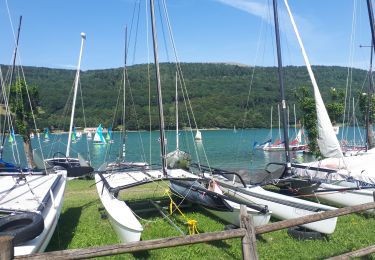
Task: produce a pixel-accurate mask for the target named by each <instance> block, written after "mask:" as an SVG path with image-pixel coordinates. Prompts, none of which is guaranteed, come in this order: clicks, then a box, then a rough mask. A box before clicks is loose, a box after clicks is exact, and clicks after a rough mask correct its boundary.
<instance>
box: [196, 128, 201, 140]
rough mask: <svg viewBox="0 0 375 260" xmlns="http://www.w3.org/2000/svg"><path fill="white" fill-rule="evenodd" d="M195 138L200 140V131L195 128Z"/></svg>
mask: <svg viewBox="0 0 375 260" xmlns="http://www.w3.org/2000/svg"><path fill="white" fill-rule="evenodd" d="M195 140H202V133H201V131H199V130H198V129H197V133H196V134H195Z"/></svg>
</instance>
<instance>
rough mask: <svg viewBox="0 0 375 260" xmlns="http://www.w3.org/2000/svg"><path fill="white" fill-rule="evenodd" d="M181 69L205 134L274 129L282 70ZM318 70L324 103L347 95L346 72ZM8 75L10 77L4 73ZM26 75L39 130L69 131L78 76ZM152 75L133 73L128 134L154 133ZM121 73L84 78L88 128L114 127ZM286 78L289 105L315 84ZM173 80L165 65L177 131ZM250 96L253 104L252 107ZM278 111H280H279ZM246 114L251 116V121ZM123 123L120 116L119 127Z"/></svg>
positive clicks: (142, 69) (299, 76) (304, 77)
mask: <svg viewBox="0 0 375 260" xmlns="http://www.w3.org/2000/svg"><path fill="white" fill-rule="evenodd" d="M181 66H182V71H183V74H184V79H185V82H186V87H187V90H188V94H189V97H190V100H191V103H192V107H193V111H194V115H195V118H196V120H197V124H198V126H199V127H200V128H211V127H221V128H232V127H233V125H236V126H237V127H268V126H269V116H270V107H271V106H274V107H276V106H277V102H278V100H279V91H278V88H279V85H278V76H277V68H275V67H256V68H255V69H254V68H252V67H245V66H239V65H230V64H220V63H215V64H213V63H183V64H182V65H181ZM313 70H314V72H315V75H316V78H317V81H318V85H319V87H320V89H321V91H322V94H323V99H324V100H325V101H327V99H328V92H329V89H330V88H331V87H334V88H336V89H345V85H346V79H347V71H348V70H347V68H344V67H335V66H329V67H327V66H314V67H313ZM3 71H5V69H4V68H3ZM24 71H25V76H26V79H27V82H28V84H29V85H32V84H35V85H37V86H38V87H39V93H40V100H41V102H40V105H41V111H43V113H41V114H40V116H39V119H38V126H39V127H40V128H42V127H45V126H50V127H51V126H52V127H55V128H61V127H62V126H63V125H64V126H65V128H67V124H68V121H69V119H67V117H63V114H64V107H65V106H67V107H68V108H69V110H68V111H67V113H68V114H70V106H71V105H70V104H67V100H68V97H69V94H70V91H71V89H72V85H73V81H74V76H75V71H74V70H63V69H49V68H36V67H24ZM147 71H148V70H147V65H134V66H131V67H129V68H128V74H129V82H128V83H127V86H128V87H129V85H130V87H131V91H130V90H129V88H128V90H127V104H131V103H134V106H133V108H132V107H130V106H129V111H127V123H128V125H127V127H128V129H137V128H138V127H139V128H140V129H148V128H149V112H148V96H149V94H148V93H149V91H148V88H149V80H148V75H147ZM253 72H254V73H253ZM122 73H123V72H122V68H118V69H105V70H91V71H85V72H82V73H81V86H82V92H83V94H82V95H83V99H84V100H83V102H84V107H85V115H86V125H87V126H96V125H98V124H99V123H102V124H103V125H105V126H109V125H110V124H111V123H112V121H113V117H114V116H113V114H114V111H115V106H116V102H117V97H118V96H119V92H118V88H119V86H121V85H122ZM284 74H285V86H286V92H287V99H288V102H289V104H294V103H295V98H294V95H293V93H294V91H296V90H298V88H299V87H301V86H308V87H310V86H311V84H310V80H309V78H308V74H307V71H306V68H305V67H294V66H289V67H286V68H285V69H284ZM150 75H151V76H150V79H151V83H150V88H151V114H152V127H153V128H154V129H155V128H157V127H158V121H157V103H156V102H157V98H156V91H155V89H156V87H155V79H154V78H155V77H154V75H155V72H154V68H153V66H151V67H150ZM365 75H366V72H365V71H363V70H357V69H356V70H354V71H353V75H352V80H353V83H352V88H353V89H355V91H356V92H359V91H360V88H361V86H362V84H363V81H364V79H365ZM174 77H175V65H174V64H169V63H163V64H161V84H162V88H163V100H164V106H165V107H164V113H165V117H166V127H167V128H174V125H175V123H174V121H175V119H174V99H175V98H174V96H175V93H174V91H175V78H174ZM251 82H252V84H251ZM250 85H251V91H250ZM249 91H250V99H249V103H248V104H249V105H248V107H247V106H246V103H247V97H248V93H249ZM131 94H132V95H131ZM79 95H80V93H79ZM120 95H122V94H121V93H120ZM131 96H132V98H131ZM132 99H133V102H132V101H131V100H132ZM77 100H78V101H77V113H76V118H77V119H76V121H75V122H76V125H77V126H83V125H84V122H83V113H82V107H81V104H80V101H79V99H77ZM180 100H181V117H182V118H181V125H182V126H184V125H185V126H186V125H187V119H186V116H184V115H185V114H186V112H184V109H183V105H182V100H183V98H182V97H181V98H180ZM134 111H136V112H134ZM274 111H276V109H275V108H274ZM245 112H247V114H246V117H245ZM135 114H136V115H135ZM64 118H65V119H64ZM244 118H246V119H245V120H244ZM274 120H275V122H277V112H274ZM63 122H65V123H63ZM119 123H120V119H119V116H117V118H116V119H115V125H118V124H119Z"/></svg>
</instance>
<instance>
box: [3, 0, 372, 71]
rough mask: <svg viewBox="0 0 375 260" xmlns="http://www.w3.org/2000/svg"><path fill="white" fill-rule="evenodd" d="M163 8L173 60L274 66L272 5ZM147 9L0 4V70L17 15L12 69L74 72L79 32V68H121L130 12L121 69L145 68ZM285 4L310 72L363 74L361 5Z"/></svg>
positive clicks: (142, 1) (236, 1)
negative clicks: (345, 69)
mask: <svg viewBox="0 0 375 260" xmlns="http://www.w3.org/2000/svg"><path fill="white" fill-rule="evenodd" d="M155 1H156V9H157V11H158V12H157V14H156V17H157V20H158V23H157V25H158V40H159V41H158V42H159V52H160V60H161V61H171V62H173V61H174V54H173V49H172V46H171V44H170V38H169V35H168V29H167V23H166V22H165V19H163V22H162V23H161V22H160V21H161V20H160V17H161V15H160V14H159V6H160V7H162V2H161V0H155ZM158 1H160V3H159V4H158ZM165 1H166V6H167V10H168V14H169V20H170V24H171V27H172V34H173V37H174V41H175V45H176V50H177V55H178V59H179V61H181V62H228V63H241V64H247V65H257V66H275V65H276V64H277V63H276V54H275V39H274V32H273V21H272V19H271V18H272V13H271V12H272V1H271V0H165ZM148 2H149V1H148V0H139V1H137V0H105V1H104V0H101V1H99V0H64V1H62V0H60V1H56V0H54V1H51V0H8V1H6V0H0V34H1V36H2V37H1V42H0V63H1V64H10V63H11V57H12V51H13V48H14V39H13V34H12V30H11V22H10V19H9V17H10V18H11V21H12V23H13V27H14V30H15V31H16V29H17V25H18V19H19V16H20V15H22V16H23V23H22V30H21V39H20V61H19V62H18V63H21V64H22V65H30V66H39V67H52V68H74V67H75V66H76V63H77V59H78V53H79V47H80V33H81V32H85V33H86V34H87V41H86V46H85V50H84V54H83V59H82V66H81V68H82V69H83V70H90V69H105V68H116V67H120V66H122V65H123V55H124V54H123V53H124V47H123V46H124V27H125V25H128V27H130V25H131V21H132V17H133V10H134V8H136V9H137V8H138V7H139V9H140V11H139V23H138V29H137V30H136V29H135V26H133V29H132V35H131V37H132V39H131V42H130V44H129V59H128V64H129V65H131V64H138V63H147V62H148V60H150V61H151V62H152V61H153V59H152V52H151V51H150V50H148V49H149V48H152V45H151V41H150V38H149V37H150V35H149V37H148V40H149V44H147V30H148V31H150V28H149V26H147V22H149V17H148V14H147V17H146V7H145V6H146V3H148ZM278 3H279V12H280V27H281V34H282V36H281V37H282V50H283V59H284V64H287V65H289V64H291V65H302V64H303V60H302V58H301V55H300V51H299V48H298V44H297V42H296V40H295V36H294V33H293V31H292V28H291V25H290V22H289V18H288V17H287V16H286V9H285V6H284V1H283V0H279V1H278ZM289 5H290V8H291V9H292V12H293V14H294V16H295V19H296V22H297V26H298V28H299V30H300V34H301V37H302V40H303V41H304V44H305V48H306V51H307V53H308V55H309V58H310V62H311V63H312V64H313V65H339V66H353V67H359V68H366V69H367V67H368V63H369V52H370V50H369V48H359V45H360V44H362V45H369V44H370V29H369V22H368V16H367V6H366V3H365V1H363V0H314V1H311V0H289ZM8 8H9V9H8ZM8 10H9V13H8ZM354 11H355V12H354ZM353 15H354V16H355V19H354V20H353ZM135 20H137V19H135ZM133 21H134V20H133ZM353 21H354V25H352V24H353ZM133 24H136V23H133ZM162 24H163V25H164V26H163V28H164V30H163V29H162V26H161V25H162ZM128 30H130V28H129V29H128ZM136 32H137V33H136ZM135 35H137V41H136V43H135V40H134V39H135V37H134V36H135ZM134 46H136V47H134Z"/></svg>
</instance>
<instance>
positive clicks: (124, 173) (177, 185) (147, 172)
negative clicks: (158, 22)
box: [95, 0, 270, 243]
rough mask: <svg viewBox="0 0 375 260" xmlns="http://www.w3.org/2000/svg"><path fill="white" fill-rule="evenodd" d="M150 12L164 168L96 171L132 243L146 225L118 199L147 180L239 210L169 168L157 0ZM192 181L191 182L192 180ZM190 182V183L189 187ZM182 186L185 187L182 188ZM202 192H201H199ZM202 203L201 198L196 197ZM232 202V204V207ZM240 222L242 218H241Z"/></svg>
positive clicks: (114, 217)
mask: <svg viewBox="0 0 375 260" xmlns="http://www.w3.org/2000/svg"><path fill="white" fill-rule="evenodd" d="M150 6H151V8H150V12H151V17H152V33H153V43H154V59H155V68H156V70H155V71H156V79H157V93H158V97H159V99H158V108H159V123H160V129H159V130H160V150H161V164H162V165H161V168H151V166H147V167H134V166H133V167H129V168H128V169H123V170H121V171H117V170H115V171H106V172H101V171H98V172H97V174H95V181H96V187H97V190H98V194H99V197H100V199H101V202H102V204H103V206H104V207H105V209H106V211H107V212H108V214H109V219H110V221H111V224H112V226H113V227H114V230H115V231H116V233H117V234H118V236H119V238H120V239H121V241H122V242H125V243H128V242H133V241H139V240H140V237H141V233H142V231H143V227H142V225H141V224H140V223H139V221H138V219H137V218H136V217H135V215H134V213H133V211H132V210H131V209H130V208H129V207H128V205H127V204H126V203H124V201H121V200H119V199H118V194H119V192H120V191H121V190H124V189H127V188H130V187H135V186H138V185H142V184H146V183H155V182H160V181H170V189H171V190H172V191H174V192H175V193H178V194H181V193H182V194H185V192H186V191H192V192H190V194H193V196H195V197H199V194H200V192H202V191H203V192H206V191H207V192H206V193H205V194H206V198H207V200H209V201H207V200H204V202H207V203H208V204H209V205H213V204H215V205H217V206H218V205H220V204H221V205H223V207H226V208H225V210H222V211H225V212H226V213H227V212H232V211H234V212H235V213H237V215H236V216H237V218H238V211H237V212H236V211H235V206H234V207H232V206H230V205H229V203H226V201H225V200H224V198H223V197H222V196H221V195H220V194H218V193H216V192H214V191H212V192H209V191H208V190H207V189H206V188H205V187H202V186H200V185H198V182H197V181H198V180H199V181H203V180H204V179H202V178H200V177H198V176H197V175H195V174H193V173H191V172H189V171H186V170H185V169H181V168H174V169H170V168H168V167H167V162H166V147H165V133H164V115H163V103H162V93H161V84H160V73H159V63H158V51H157V40H156V30H155V17H154V2H153V0H151V1H150ZM190 181H191V182H190ZM191 184H193V186H194V184H196V185H197V186H194V187H193V188H191V187H188V186H190V185H191ZM186 185H188V186H186ZM181 188H182V189H181ZM197 192H198V193H197ZM228 200H231V201H233V199H230V198H228ZM194 201H195V202H198V201H197V200H194ZM228 205H229V206H228ZM220 209H222V208H221V207H219V209H218V208H217V207H216V206H214V207H213V210H215V211H217V210H219V211H220ZM267 213H268V211H267V212H265V213H264V214H263V215H262V217H263V216H264V222H262V223H266V222H267V221H268V220H269V217H270V216H269V214H268V215H267ZM237 222H238V220H237Z"/></svg>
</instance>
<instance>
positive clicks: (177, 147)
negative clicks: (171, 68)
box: [176, 71, 179, 150]
mask: <svg viewBox="0 0 375 260" xmlns="http://www.w3.org/2000/svg"><path fill="white" fill-rule="evenodd" d="M177 77H178V75H177V71H176V150H178V149H179V138H178V90H177V84H178V82H177V81H178V79H177Z"/></svg>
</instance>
